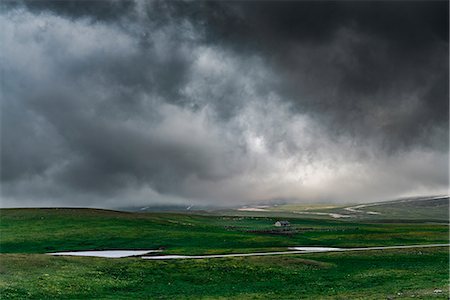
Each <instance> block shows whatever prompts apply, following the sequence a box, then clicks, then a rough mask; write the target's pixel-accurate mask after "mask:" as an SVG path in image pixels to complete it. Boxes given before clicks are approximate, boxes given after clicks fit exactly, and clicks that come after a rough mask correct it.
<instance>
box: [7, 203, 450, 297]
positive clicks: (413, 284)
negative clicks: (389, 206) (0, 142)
mask: <svg viewBox="0 0 450 300" xmlns="http://www.w3.org/2000/svg"><path fill="white" fill-rule="evenodd" d="M0 213H1V224H0V229H1V243H0V245H1V248H0V251H1V253H2V254H1V255H0V259H1V263H0V295H1V298H2V299H386V298H391V299H410V298H412V297H414V298H415V299H429V298H436V299H447V298H448V295H449V294H448V283H449V282H448V271H449V270H448V266H449V264H448V263H449V261H448V259H449V254H448V247H438V248H427V249H425V248H423V249H397V250H382V251H364V252H347V253H314V254H301V255H285V256H266V257H242V258H220V259H199V260H173V261H148V260H142V259H140V258H121V259H104V258H88V257H53V256H48V255H44V253H47V252H56V251H69V250H93V249H97V250H101V249H162V250H163V253H164V254H213V253H214V254H216V253H249V252H258V251H272V250H277V251H282V250H287V247H290V246H305V245H311V246H330V247H365V246H389V245H412V244H433V243H448V241H449V237H448V225H447V224H436V223H425V222H421V223H417V222H414V221H413V220H412V221H411V222H404V221H403V222H402V223H392V222H390V223H381V222H370V221H362V220H361V221H354V220H351V221H349V220H325V219H313V218H290V219H288V220H289V222H290V223H291V227H290V228H289V229H287V230H284V229H274V226H273V224H274V222H275V221H276V220H278V218H276V217H273V216H242V215H234V216H233V215H217V214H208V213H162V212H161V213H130V212H119V211H110V210H96V209H2V210H1V211H0Z"/></svg>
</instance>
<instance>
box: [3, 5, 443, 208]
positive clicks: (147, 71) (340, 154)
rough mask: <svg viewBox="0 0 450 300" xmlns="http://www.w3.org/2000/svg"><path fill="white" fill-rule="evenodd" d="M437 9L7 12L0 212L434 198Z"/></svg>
mask: <svg viewBox="0 0 450 300" xmlns="http://www.w3.org/2000/svg"><path fill="white" fill-rule="evenodd" d="M256 4H260V5H256ZM442 5H443V4H442V3H436V4H425V3H421V2H420V3H415V2H414V3H410V2H405V3H404V4H398V3H397V4H393V5H392V6H391V5H390V4H388V3H383V4H378V3H366V4H364V3H345V4H342V3H339V2H336V3H330V2H320V3H309V2H283V3H276V2H263V3H253V2H194V3H191V2H184V1H179V2H173V1H171V2H159V1H151V2H146V1H137V2H132V1H130V2H116V1H111V2H105V1H100V2H92V3H91V2H83V3H82V4H79V3H75V2H74V3H65V2H39V3H35V4H32V3H29V2H10V3H7V4H5V7H6V8H5V9H4V10H3V11H2V14H1V22H2V24H3V25H4V26H2V27H3V28H4V32H3V33H2V34H1V40H2V41H3V44H4V46H3V51H2V54H1V66H2V70H4V74H6V76H5V78H4V80H3V83H2V89H3V96H2V103H1V104H2V118H1V123H2V126H1V132H2V136H1V142H2V146H1V150H2V151H1V159H2V160H1V166H2V168H1V170H2V171H1V180H2V198H3V199H4V200H3V204H2V205H4V206H20V205H38V206H39V205H71V206H73V205H91V206H102V207H112V206H126V205H133V204H143V203H156V202H170V203H182V202H189V203H208V204H214V205H221V206H226V205H232V204H234V205H235V204H239V203H245V202H247V201H266V200H271V199H279V198H285V199H295V200H297V201H315V200H329V201H331V200H333V201H334V200H336V201H349V200H352V201H369V200H373V199H378V198H387V197H396V196H401V195H410V194H414V193H419V194H420V193H422V194H423V193H440V192H442V191H444V190H446V188H447V182H448V171H447V169H446V167H442V166H443V165H445V164H446V162H448V152H447V151H448V114H447V113H446V112H448V57H447V52H448V40H446V39H445V36H446V35H445V34H444V33H445V30H446V29H445V28H442V24H443V21H445V20H447V21H448V14H442V11H441V9H442V7H441V6H442ZM444 6H445V5H444ZM397 8H400V9H404V10H406V11H407V12H408V14H407V16H406V17H405V16H404V15H403V14H402V13H399V12H398V11H397ZM372 14H373V15H372ZM381 16H383V17H384V21H385V22H386V23H383V24H381V23H380V22H379V21H378V20H379V18H380V17H381ZM405 22H406V23H405ZM386 24H387V25H386ZM397 25H398V26H397ZM391 26H397V27H395V29H393V30H389V28H391ZM421 159H422V160H423V161H424V162H426V163H424V164H420V165H418V164H417V161H418V160H421ZM355 174H359V175H358V176H355ZM383 186H384V187H385V188H384V189H383V188H382V187H383Z"/></svg>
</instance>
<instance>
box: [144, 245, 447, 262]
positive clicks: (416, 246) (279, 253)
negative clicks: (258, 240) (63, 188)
mask: <svg viewBox="0 0 450 300" xmlns="http://www.w3.org/2000/svg"><path fill="white" fill-rule="evenodd" d="M448 246H450V244H428V245H406V246H385V247H365V248H335V249H326V250H296V251H279V252H257V253H236V254H216V255H161V256H143V257H142V258H143V259H200V258H224V257H245V256H266V255H287V254H304V253H319V252H349V251H369V250H388V249H411V248H431V247H448Z"/></svg>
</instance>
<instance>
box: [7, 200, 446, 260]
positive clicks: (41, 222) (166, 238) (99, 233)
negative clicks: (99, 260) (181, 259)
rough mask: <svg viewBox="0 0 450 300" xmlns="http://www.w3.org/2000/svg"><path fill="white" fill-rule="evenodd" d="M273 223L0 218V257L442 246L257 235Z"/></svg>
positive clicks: (94, 213) (29, 212)
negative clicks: (129, 250) (141, 250)
mask: <svg viewBox="0 0 450 300" xmlns="http://www.w3.org/2000/svg"><path fill="white" fill-rule="evenodd" d="M275 220H276V218H255V217H224V216H199V215H192V214H189V215H188V214H167V213H153V214H152V213H145V214H139V213H123V212H115V211H107V210H91V209H4V210H1V224H0V225H1V227H0V228H1V248H0V250H1V252H3V253H45V252H51V251H64V250H83V249H114V248H122V249H123V248H135V249H137V248H144V249H156V248H159V247H165V248H166V249H167V251H166V252H167V253H178V254H204V253H229V252H252V251H256V250H259V249H264V250H271V249H272V250H275V249H280V248H286V247H288V246H296V245H327V246H343V247H344V246H346V247H353V246H384V245H399V244H420V243H446V242H447V241H448V226H445V225H432V224H421V225H420V226H418V225H417V224H367V223H349V222H344V221H337V220H336V221H335V220H312V219H291V220H290V221H291V224H292V227H293V228H296V229H298V230H299V231H298V232H297V233H296V234H294V235H292V236H279V235H270V234H256V233H251V232H247V231H248V230H264V229H273V223H274V221H275Z"/></svg>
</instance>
